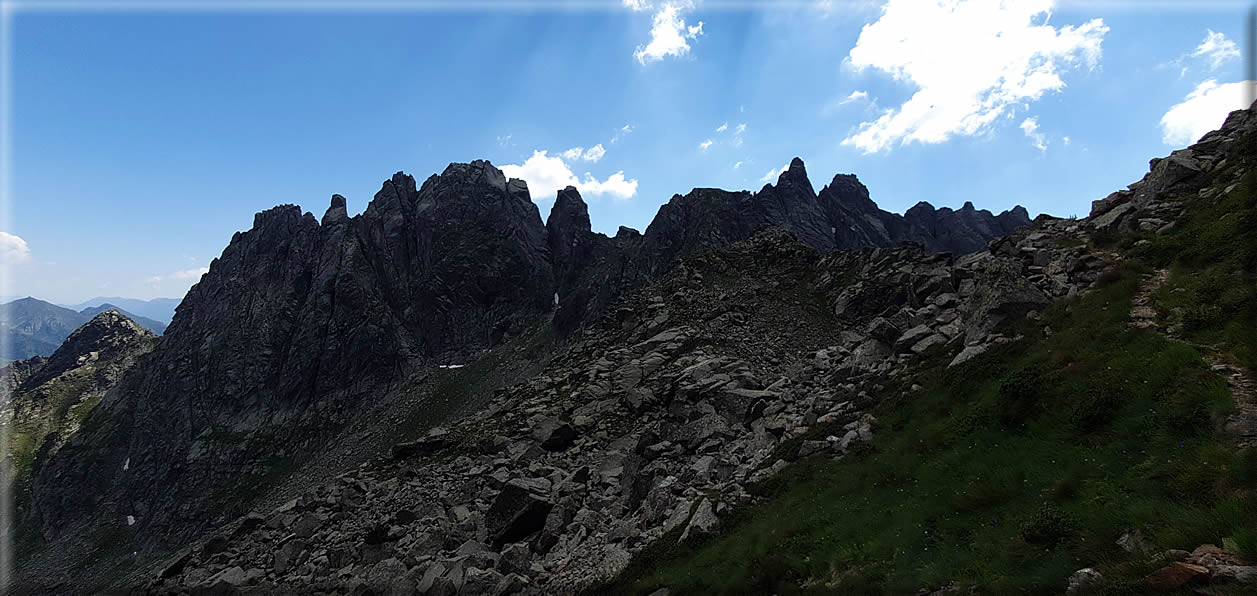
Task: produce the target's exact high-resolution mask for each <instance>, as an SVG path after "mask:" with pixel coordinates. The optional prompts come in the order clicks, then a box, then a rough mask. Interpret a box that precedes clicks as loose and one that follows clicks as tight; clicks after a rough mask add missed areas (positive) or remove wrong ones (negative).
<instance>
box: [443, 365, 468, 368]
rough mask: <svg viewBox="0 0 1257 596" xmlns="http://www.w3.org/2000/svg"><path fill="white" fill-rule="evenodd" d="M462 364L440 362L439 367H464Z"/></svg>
mask: <svg viewBox="0 0 1257 596" xmlns="http://www.w3.org/2000/svg"><path fill="white" fill-rule="evenodd" d="M463 366H464V365H462V364H438V365H437V368H462V367H463Z"/></svg>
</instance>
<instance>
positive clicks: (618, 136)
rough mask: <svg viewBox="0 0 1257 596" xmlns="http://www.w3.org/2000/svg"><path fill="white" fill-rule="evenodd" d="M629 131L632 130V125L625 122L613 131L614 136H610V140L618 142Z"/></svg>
mask: <svg viewBox="0 0 1257 596" xmlns="http://www.w3.org/2000/svg"><path fill="white" fill-rule="evenodd" d="M631 132H633V127H632V126H629V125H627V124H625V125H624V126H621V127H620V128H618V129H617V130H616V131H615V136H613V137H611V142H612V143H618V142H620V139H622V138H624V137H625V136H628V134H629V133H631Z"/></svg>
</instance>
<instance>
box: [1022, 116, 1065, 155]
mask: <svg viewBox="0 0 1257 596" xmlns="http://www.w3.org/2000/svg"><path fill="white" fill-rule="evenodd" d="M1021 132H1024V133H1026V137H1028V138H1029V139H1030V140H1031V141H1034V146H1035V147H1036V148H1038V149H1039V151H1046V150H1047V138H1045V137H1044V136H1043V133H1041V132H1039V119H1038V118H1037V117H1031V118H1026V119H1025V120H1022V121H1021ZM1066 138H1068V137H1066ZM1065 142H1066V143H1068V142H1069V141H1065Z"/></svg>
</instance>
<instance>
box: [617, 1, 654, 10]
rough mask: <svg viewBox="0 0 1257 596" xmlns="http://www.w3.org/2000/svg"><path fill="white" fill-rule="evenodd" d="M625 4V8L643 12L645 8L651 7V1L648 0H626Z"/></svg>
mask: <svg viewBox="0 0 1257 596" xmlns="http://www.w3.org/2000/svg"><path fill="white" fill-rule="evenodd" d="M623 4H624V8H627V9H629V10H631V11H633V12H641V11H643V10H649V9H650V2H648V1H647V0H624V2H623Z"/></svg>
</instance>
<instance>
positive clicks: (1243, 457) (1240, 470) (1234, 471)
mask: <svg viewBox="0 0 1257 596" xmlns="http://www.w3.org/2000/svg"><path fill="white" fill-rule="evenodd" d="M1228 481H1229V483H1230V484H1231V486H1233V487H1235V488H1241V489H1245V488H1246V489H1254V488H1257V448H1254V447H1249V448H1247V449H1244V450H1243V451H1240V452H1239V456H1238V457H1236V459H1235V465H1234V466H1232V467H1231V474H1230V478H1228ZM1254 560H1257V559H1254Z"/></svg>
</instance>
